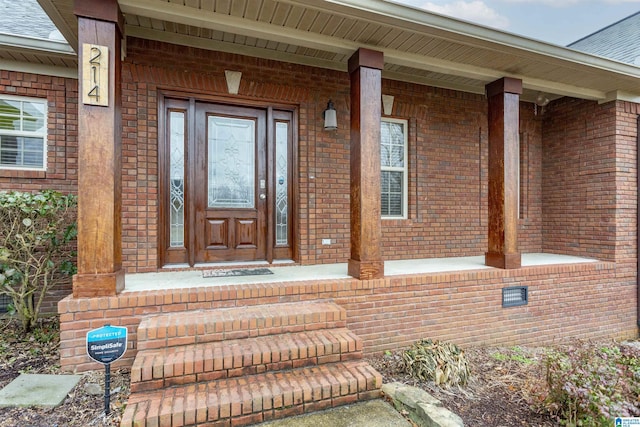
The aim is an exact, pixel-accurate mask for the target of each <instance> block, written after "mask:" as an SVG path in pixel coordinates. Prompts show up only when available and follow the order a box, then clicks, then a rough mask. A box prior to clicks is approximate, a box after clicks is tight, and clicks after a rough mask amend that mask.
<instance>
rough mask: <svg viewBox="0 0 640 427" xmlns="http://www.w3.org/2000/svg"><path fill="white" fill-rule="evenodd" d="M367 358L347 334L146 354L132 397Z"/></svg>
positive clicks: (135, 370) (134, 373) (134, 375)
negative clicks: (186, 384) (257, 374)
mask: <svg viewBox="0 0 640 427" xmlns="http://www.w3.org/2000/svg"><path fill="white" fill-rule="evenodd" d="M361 358H362V341H361V340H360V339H359V338H358V337H356V335H355V334H353V333H352V332H351V331H349V330H348V329H346V328H339V329H321V330H314V331H308V332H295V333H286V334H279V335H267V336H259V337H255V338H252V339H238V340H227V341H216V342H209V343H202V344H190V345H185V346H179V347H166V348H163V349H157V350H142V351H140V352H138V355H137V357H136V359H135V361H134V363H133V367H132V368H131V391H132V392H136V391H144V390H151V389H157V388H158V387H168V386H171V385H176V384H185V383H188V382H200V381H209V380H215V379H219V378H231V377H237V376H242V375H250V374H256V373H262V372H266V371H276V370H282V369H291V368H299V367H302V366H310V365H320V364H323V363H331V362H339V361H346V360H353V359H361Z"/></svg>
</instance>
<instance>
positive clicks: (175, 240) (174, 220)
mask: <svg viewBox="0 0 640 427" xmlns="http://www.w3.org/2000/svg"><path fill="white" fill-rule="evenodd" d="M169 135H170V138H169V153H170V154H169V163H170V166H169V222H170V226H169V227H170V235H171V236H170V241H169V246H170V247H172V248H180V247H183V246H184V145H185V144H184V143H185V140H184V137H185V134H184V112H181V111H171V112H170V113H169Z"/></svg>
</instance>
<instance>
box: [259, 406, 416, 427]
mask: <svg viewBox="0 0 640 427" xmlns="http://www.w3.org/2000/svg"><path fill="white" fill-rule="evenodd" d="M257 426H259V427H411V423H410V422H409V421H407V420H406V419H405V418H404V417H403V416H402V415H400V413H398V411H396V410H395V409H394V408H393V406H391V405H390V404H389V403H387V402H385V401H384V400H382V399H376V400H370V401H367V402H362V403H356V404H353V405H348V406H341V407H338V408H333V409H328V410H326V411H320V412H315V413H312V414H306V415H299V416H296V417H291V418H284V419H282V420H274V421H269V422H266V423H262V424H257Z"/></svg>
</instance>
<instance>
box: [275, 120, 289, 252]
mask: <svg viewBox="0 0 640 427" xmlns="http://www.w3.org/2000/svg"><path fill="white" fill-rule="evenodd" d="M288 141H289V125H288V123H283V122H278V123H276V206H275V211H276V245H280V246H286V245H288V244H289V218H288V211H289V189H288V181H289V180H288V179H287V177H288V176H289V162H288V151H289V150H288Z"/></svg>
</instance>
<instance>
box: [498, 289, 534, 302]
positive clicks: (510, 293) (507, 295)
mask: <svg viewBox="0 0 640 427" xmlns="http://www.w3.org/2000/svg"><path fill="white" fill-rule="evenodd" d="M528 302H529V289H528V287H527V286H512V287H509V288H502V306H503V307H517V306H519V305H526V304H527V303H528Z"/></svg>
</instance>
